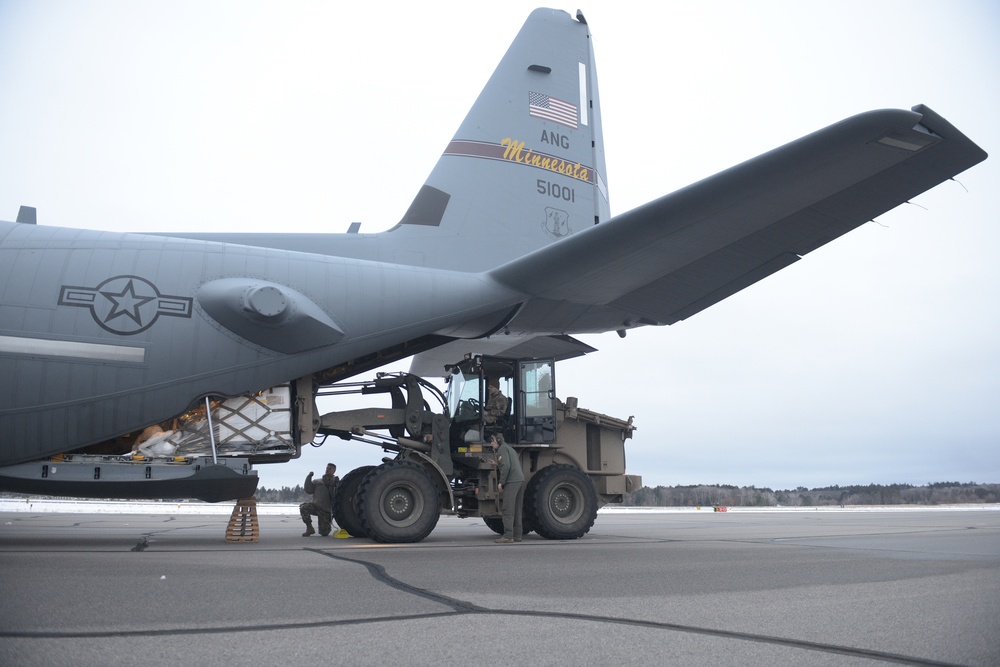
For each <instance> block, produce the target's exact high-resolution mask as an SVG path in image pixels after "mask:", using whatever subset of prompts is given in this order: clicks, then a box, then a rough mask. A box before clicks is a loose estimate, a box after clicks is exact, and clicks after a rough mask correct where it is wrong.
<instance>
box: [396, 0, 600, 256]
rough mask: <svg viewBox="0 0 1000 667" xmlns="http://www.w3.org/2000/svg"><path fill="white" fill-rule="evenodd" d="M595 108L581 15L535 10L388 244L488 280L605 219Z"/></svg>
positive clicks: (591, 62)
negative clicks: (401, 242) (492, 271)
mask: <svg viewBox="0 0 1000 667" xmlns="http://www.w3.org/2000/svg"><path fill="white" fill-rule="evenodd" d="M598 100H599V98H598V89H597V77H596V72H595V66H594V55H593V49H592V45H591V38H590V32H589V30H588V27H587V25H586V22H585V21H584V20H583V16H582V15H581V14H578V15H577V17H576V18H575V19H574V18H573V17H571V16H570V15H569V14H567V13H566V12H563V11H559V10H552V9H538V10H535V11H534V12H532V14H531V15H530V16H529V17H528V20H527V21H526V23H525V24H524V27H523V28H522V29H521V31H520V32H519V33H518V35H517V37H516V38H515V40H514V42H513V44H512V45H511V46H510V48H509V49H508V51H507V54H506V55H505V56H504V58H503V60H502V61H501V63H500V65H499V66H498V67H497V69H496V71H495V72H494V73H493V76H492V77H491V78H490V80H489V82H488V83H487V84H486V87H485V88H484V89H483V91H482V93H481V94H480V95H479V98H478V99H477V100H476V102H475V104H474V105H473V107H472V109H471V110H470V112H469V114H468V116H467V117H466V118H465V121H464V122H463V123H462V125H461V127H460V128H459V130H458V132H457V133H456V134H455V136H454V138H453V139H452V141H451V142H450V143H449V144H448V146H447V148H446V149H445V151H444V153H443V154H442V156H441V158H440V159H439V161H438V163H437V165H436V166H435V168H434V169H433V171H432V172H431V174H430V177H429V178H428V179H427V181H426V183H425V184H424V186H423V187H422V188H421V189H420V192H419V193H418V194H417V197H416V199H415V200H414V201H413V203H412V204H411V206H410V208H409V210H408V211H407V212H406V214H405V215H404V216H403V218H402V220H401V221H400V222H399V224H397V225H396V226H395V227H393V228H392V229H391V230H389V232H387V234H389V235H391V236H393V237H397V236H405V237H407V241H408V247H409V248H411V249H412V250H414V251H418V252H425V253H427V252H434V254H435V261H434V264H435V265H437V266H440V267H441V268H449V269H456V270H482V269H484V268H490V267H492V266H497V265H500V264H503V263H505V262H507V261H509V260H511V259H514V258H515V257H519V256H521V255H523V254H525V253H527V252H530V251H532V250H535V249H537V248H539V247H542V246H544V245H547V244H549V243H551V242H553V241H556V240H559V239H561V238H563V237H565V236H568V235H570V234H572V233H574V232H577V231H580V230H582V229H585V228H587V227H590V226H592V225H594V224H596V223H598V222H601V221H603V220H606V219H607V218H609V217H610V213H609V211H610V209H609V206H608V193H607V186H606V184H605V181H604V178H605V176H604V172H605V166H604V145H603V138H602V135H601V116H600V104H599V102H598ZM412 243H415V244H416V245H415V246H414V245H412ZM442 243H443V244H445V245H444V246H443V247H442V245H441V244H442ZM421 246H423V247H421ZM442 255H443V256H445V257H448V259H445V260H442V259H440V258H441V257H442ZM442 263H444V264H447V265H448V266H442Z"/></svg>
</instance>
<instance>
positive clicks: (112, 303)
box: [59, 276, 192, 336]
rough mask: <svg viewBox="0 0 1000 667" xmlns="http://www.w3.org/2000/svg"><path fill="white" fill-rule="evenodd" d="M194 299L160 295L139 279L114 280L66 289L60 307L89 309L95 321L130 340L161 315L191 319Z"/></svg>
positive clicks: (60, 294) (60, 292) (109, 279)
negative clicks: (130, 337)
mask: <svg viewBox="0 0 1000 667" xmlns="http://www.w3.org/2000/svg"><path fill="white" fill-rule="evenodd" d="M191 303H192V299H191V297H183V296H169V295H167V294H160V291H159V290H158V289H157V288H156V285H154V284H153V283H151V282H149V281H148V280H146V279H145V278H140V277H139V276H115V277H114V278H108V279H107V280H105V281H104V282H102V283H101V284H100V285H98V286H97V287H71V286H69V285H63V286H62V289H61V290H60V291H59V305H60V306H80V307H83V308H90V314H91V315H92V316H93V318H94V321H95V322H97V324H98V325H99V326H100V327H101V328H102V329H104V330H105V331H110V332H111V333H115V334H120V335H122V336H131V335H132V334H137V333H141V332H143V331H145V330H146V329H148V328H149V327H151V326H153V324H154V323H155V322H156V318H158V317H159V316H160V315H168V316H170V317H191Z"/></svg>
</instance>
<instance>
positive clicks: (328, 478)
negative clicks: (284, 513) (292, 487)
mask: <svg viewBox="0 0 1000 667" xmlns="http://www.w3.org/2000/svg"><path fill="white" fill-rule="evenodd" d="M338 483H340V478H339V477H337V476H336V475H323V477H322V478H320V479H319V480H318V481H313V478H312V473H309V475H308V476H307V477H306V483H305V484H304V485H303V488H305V491H306V493H311V494H312V497H313V499H312V502H308V503H302V504H301V505H299V514H300V515H301V516H302V521H304V522H305V524H306V532H305V533H303V536H306V537H308V536H309V535H310V534H312V533H313V532H314V531H313V526H312V515H313V514H315V515H316V517H317V519H318V520H319V534H320V535H322V536H323V537H326V536H327V535H329V534H330V531H331V530H333V494H334V493H336V491H337V484H338Z"/></svg>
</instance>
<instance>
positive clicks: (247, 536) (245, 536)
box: [226, 498, 260, 542]
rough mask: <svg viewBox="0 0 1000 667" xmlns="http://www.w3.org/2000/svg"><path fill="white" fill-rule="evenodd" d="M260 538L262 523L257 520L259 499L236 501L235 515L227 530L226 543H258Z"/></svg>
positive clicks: (230, 520) (231, 518) (230, 519)
mask: <svg viewBox="0 0 1000 667" xmlns="http://www.w3.org/2000/svg"><path fill="white" fill-rule="evenodd" d="M259 537H260V522H259V521H258V520H257V499H256V498H241V499H239V500H237V501H236V507H234V508H233V515H232V516H231V517H230V518H229V527H228V528H226V542H256V541H257V539H258V538H259Z"/></svg>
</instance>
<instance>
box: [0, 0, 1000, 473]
mask: <svg viewBox="0 0 1000 667" xmlns="http://www.w3.org/2000/svg"><path fill="white" fill-rule="evenodd" d="M536 4H537V3H536V2H532V3H525V2H519V1H515V2H503V3H489V4H487V3H470V2H434V3H424V4H423V5H418V4H417V3H412V2H407V3H402V2H398V3H397V2H380V3H367V4H365V5H364V6H362V3H351V6H347V3H333V2H330V3H305V2H281V3H278V2H273V3H257V2H250V1H245V0H240V1H239V2H174V1H171V2H140V3H137V2H84V1H80V2H26V1H25V2H14V1H10V0H0V93H2V96H3V97H2V102H0V218H3V219H11V220H12V219H13V218H14V216H15V215H16V214H17V208H18V206H19V205H21V204H27V205H31V206H36V207H37V208H38V222H39V224H42V225H58V226H66V227H81V228H95V229H108V230H121V231H128V230H134V231H189V230H199V231H210V230H211V231H233V230H244V231H300V232H318V231H330V232H341V231H346V229H347V227H348V225H349V224H350V223H351V222H353V221H360V222H362V223H363V225H362V229H363V230H364V231H377V230H381V229H385V228H388V227H390V226H392V225H393V224H395V223H396V222H397V221H398V220H399V218H400V217H401V216H402V214H403V213H404V212H405V210H406V208H407V206H408V205H409V203H410V201H411V200H412V198H413V196H414V195H415V194H416V192H417V190H418V189H419V187H420V185H421V183H422V182H423V180H424V178H425V177H426V175H427V174H428V173H429V171H430V169H431V168H432V166H433V165H434V163H435V162H436V161H437V159H438V157H439V155H440V154H441V151H442V150H443V148H444V146H445V145H446V144H447V142H448V141H449V140H450V139H451V137H452V135H453V133H454V132H455V130H456V129H457V127H458V125H459V123H460V122H461V120H462V118H463V117H464V115H465V112H466V110H467V109H468V108H469V107H470V106H471V104H472V102H473V101H474V99H475V98H476V96H477V95H478V93H479V91H480V89H481V88H482V86H483V85H484V84H485V82H486V80H487V79H488V77H489V75H490V74H491V72H492V71H493V68H494V67H495V66H496V64H497V63H498V62H499V60H500V58H501V56H502V55H503V53H504V52H505V50H506V49H507V46H508V45H509V43H510V41H511V40H512V39H513V37H514V35H515V34H516V33H517V31H518V29H519V28H520V26H521V24H522V23H523V22H524V19H525V18H526V17H527V15H528V13H529V12H530V10H531V9H532V8H534V6H536ZM562 8H563V9H566V10H567V11H570V12H571V13H572V12H575V11H576V9H577V6H575V5H574V6H565V7H562ZM580 8H581V9H582V10H583V12H584V13H585V14H586V17H587V20H588V22H589V24H590V28H591V31H592V33H593V35H594V46H595V50H596V59H597V65H598V76H599V83H600V88H601V102H602V105H603V122H604V139H605V148H606V153H607V167H608V173H607V182H608V185H609V190H610V195H611V207H612V213H621V212H624V211H626V210H629V209H631V208H634V207H635V206H638V205H640V204H643V203H645V202H647V201H649V200H651V199H654V198H656V197H658V196H661V195H663V194H666V193H668V192H671V191H673V190H676V189H678V188H680V187H683V186H684V185H687V184H689V183H691V182H694V181H696V180H698V179H700V178H703V177H705V176H709V175H711V174H713V173H715V172H718V171H720V170H722V169H725V168H727V167H729V166H732V165H734V164H737V163H739V162H741V161H743V160H745V159H748V158H751V157H754V156H755V155H758V154H760V153H762V152H764V151H766V150H769V149H771V148H774V147H777V146H779V145H781V144H783V143H785V142H788V141H791V140H793V139H796V138H798V137H800V136H802V135H804V134H807V133H809V132H812V131H814V130H817V129H820V128H822V127H825V126H826V125H829V124H831V123H834V122H836V121H838V120H841V119H843V118H846V117H848V116H851V115H853V114H856V113H860V112H863V111H867V110H870V109H877V108H886V107H895V108H909V107H911V106H913V105H915V104H918V103H923V104H927V105H928V106H930V107H931V108H933V109H934V110H935V111H937V112H939V113H941V114H942V115H943V116H944V117H945V118H947V119H948V120H949V121H951V122H952V123H954V124H955V125H956V126H957V127H958V128H959V129H960V130H962V131H963V132H965V133H966V134H967V135H968V136H969V137H971V138H972V139H973V140H974V141H976V142H977V143H978V144H979V145H980V146H982V147H983V148H984V149H985V150H986V151H987V152H989V153H992V154H994V157H991V158H989V159H988V160H987V161H986V162H985V163H982V164H980V165H978V166H976V167H973V168H972V169H971V170H969V171H968V172H966V173H965V174H963V175H961V176H960V177H959V181H960V183H953V182H949V183H945V184H943V185H941V186H939V187H937V188H936V189H934V190H933V191H931V192H929V193H926V194H924V195H921V196H920V197H918V198H916V199H915V200H914V201H913V204H912V205H903V206H901V207H899V208H898V209H896V210H895V211H892V212H891V213H889V214H887V215H884V216H882V217H881V218H879V219H878V224H875V223H869V224H867V225H865V226H863V227H862V228H860V229H859V230H857V231H855V232H852V233H850V234H848V235H847V236H845V237H843V238H841V239H839V240H837V241H834V242H833V243H831V244H829V245H827V246H825V247H823V248H821V249H819V250H817V251H816V252H814V253H811V254H810V255H808V256H807V257H806V258H805V259H804V260H803V261H801V262H798V263H797V264H796V265H794V266H792V267H790V268H788V269H785V270H783V271H781V272H779V273H778V274H776V275H774V276H772V277H770V278H768V279H766V280H764V281H763V282H761V283H758V284H756V285H754V286H752V287H751V288H749V289H747V290H745V291H743V292H741V293H740V294H738V295H736V296H734V297H731V298H730V299H728V300H726V301H724V302H722V303H720V304H718V305H716V306H713V307H712V308H710V309H708V310H706V311H703V312H702V313H700V314H698V315H696V316H694V317H693V318H691V319H690V320H687V321H684V322H681V323H679V324H676V325H674V326H671V327H663V328H656V329H649V328H647V329H644V330H638V331H632V332H630V333H629V335H628V337H627V338H625V339H624V340H622V339H619V338H618V337H617V336H616V335H615V334H613V333H612V334H609V335H605V336H594V337H587V338H586V341H587V342H588V343H590V344H591V345H593V346H595V347H597V348H599V350H600V351H599V352H598V353H596V354H593V355H590V356H588V357H585V358H583V359H578V360H573V361H569V362H565V363H564V364H562V365H561V367H560V368H559V369H558V370H557V390H558V394H559V395H560V396H561V397H566V396H569V395H572V396H577V397H579V399H580V405H581V407H587V408H590V409H592V410H596V411H599V412H604V413H607V414H611V415H615V416H620V417H627V416H629V415H635V421H636V424H637V425H638V431H637V432H636V434H635V439H634V440H632V441H631V442H630V443H628V463H629V472H630V473H634V474H640V475H642V476H643V478H644V482H645V483H646V484H648V485H651V486H652V485H656V484H663V485H677V484H696V483H725V484H737V485H756V486H758V487H765V486H766V487H771V488H775V489H778V488H790V487H792V488H794V487H796V486H799V485H802V486H808V487H813V486H825V485H830V484H840V485H845V484H869V483H893V482H906V483H911V484H925V483H928V482H934V481H945V480H948V481H963V482H966V481H973V480H974V481H979V482H1000V261H998V255H1000V224H998V223H1000V159H998V157H996V155H995V154H996V153H997V152H998V151H1000V129H998V128H1000V123H998V121H997V118H998V113H1000V40H998V39H997V36H998V35H1000V5H998V4H997V3H996V2H995V1H994V0H982V1H978V2H976V1H956V2H951V3H943V2H921V1H918V0H901V1H899V2H879V1H877V0H864V1H862V2H844V1H841V2H835V3H834V2H824V3H818V2H802V1H801V0H796V1H792V2H773V1H770V2H768V1H757V2H753V3H749V2H711V1H706V2H698V3H691V2H684V3H681V2H676V3H673V2H663V3H658V4H656V5H655V6H652V7H651V6H649V5H647V4H646V3H639V2H622V1H620V0H616V1H615V2H597V3H594V4H593V6H587V5H582V6H580ZM472 347H473V348H474V345H473V346H472ZM404 367H405V365H404ZM326 409H333V408H332V407H329V406H326ZM381 456H382V452H381V451H380V450H377V449H374V448H372V447H369V446H365V445H360V444H359V445H354V444H346V443H342V442H341V441H337V442H336V443H335V444H334V443H332V441H331V443H328V444H326V445H324V446H323V447H321V448H317V449H314V448H310V447H307V448H306V451H305V452H304V454H303V458H302V459H301V460H299V461H296V462H292V463H288V464H283V465H275V466H264V467H261V468H260V475H261V479H262V484H263V485H264V486H268V487H274V486H282V485H286V484H287V485H294V484H297V483H301V481H302V478H303V477H304V475H305V473H306V472H307V471H308V470H315V471H316V472H317V473H320V472H321V470H322V467H323V465H324V464H325V462H326V461H328V460H329V461H334V462H336V463H337V464H338V466H339V467H340V472H341V474H343V473H346V472H347V471H348V470H350V469H351V468H353V467H355V466H357V465H359V464H361V463H371V462H377V461H378V460H379V458H380V457H381Z"/></svg>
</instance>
